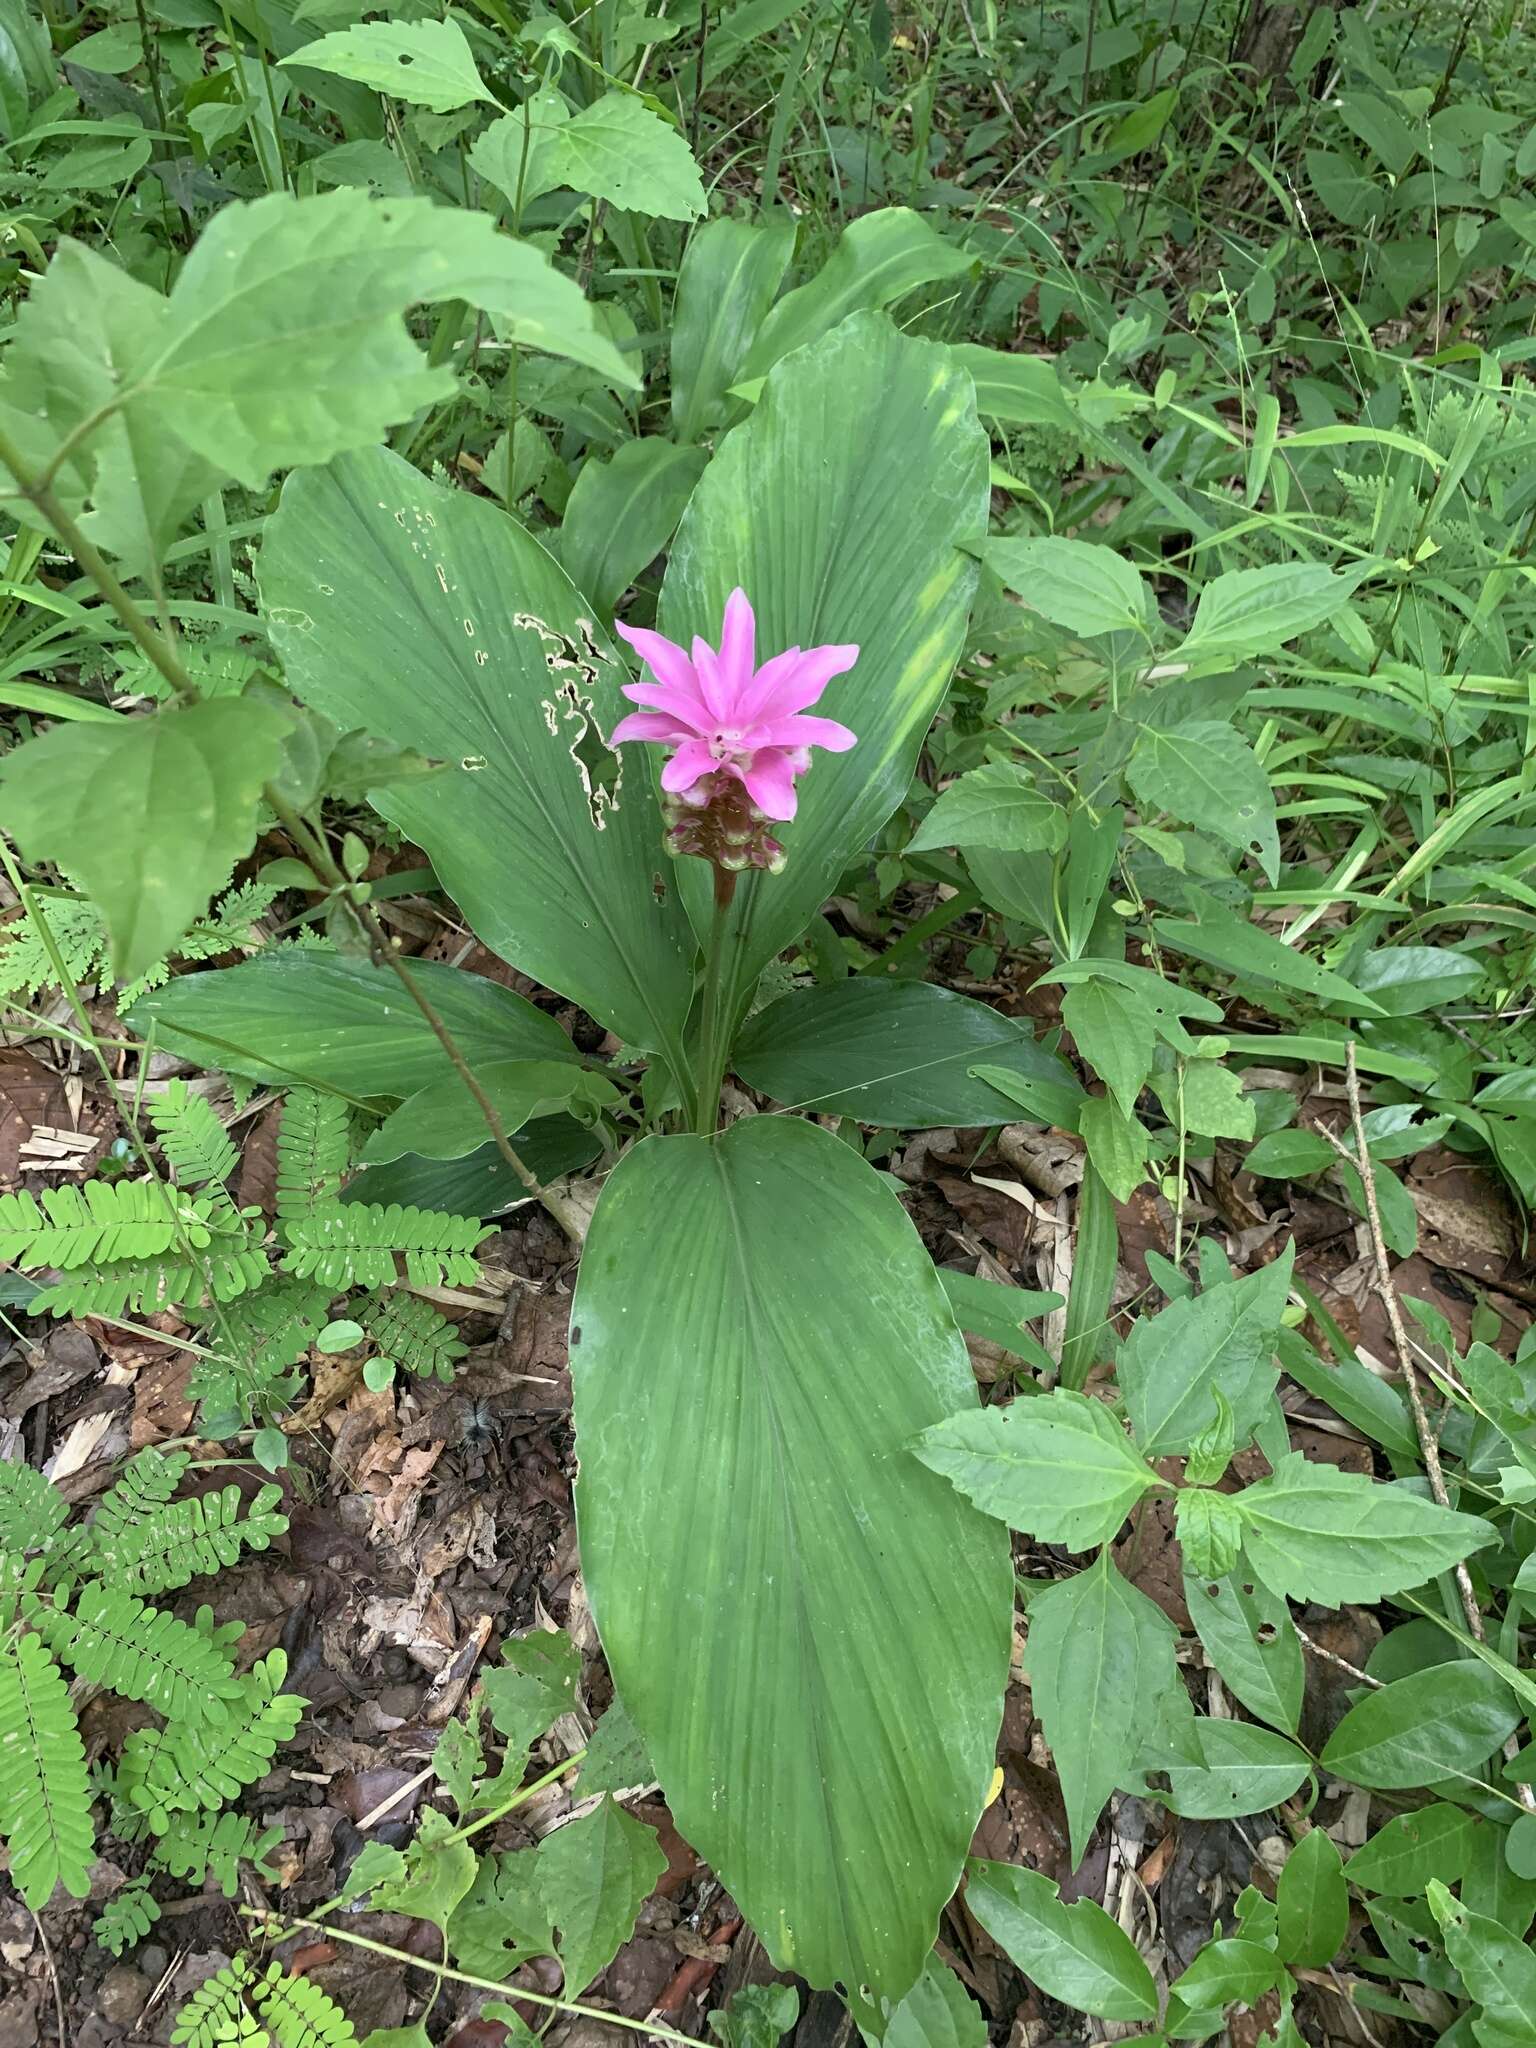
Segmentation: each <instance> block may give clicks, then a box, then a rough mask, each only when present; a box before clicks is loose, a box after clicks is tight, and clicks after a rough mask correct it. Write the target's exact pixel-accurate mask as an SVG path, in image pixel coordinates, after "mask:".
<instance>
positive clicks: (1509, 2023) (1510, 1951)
mask: <svg viewBox="0 0 1536 2048" xmlns="http://www.w3.org/2000/svg"><path fill="white" fill-rule="evenodd" d="M1429 1909H1430V1911H1431V1912H1432V1913H1433V1914H1434V1916H1435V1919H1436V1920H1437V1921H1438V1922H1439V1926H1440V1931H1441V1933H1442V1934H1443V1935H1444V1936H1445V1948H1446V1954H1447V1955H1448V1956H1449V1957H1450V1959H1451V1961H1452V1963H1453V1964H1454V1965H1455V1967H1456V1969H1457V1971H1458V1972H1459V1974H1460V1976H1461V1980H1462V1982H1463V1984H1464V1985H1465V1986H1466V1989H1467V1995H1468V1997H1469V1998H1473V1999H1475V2000H1476V2001H1477V2003H1478V2005H1480V2006H1481V2007H1482V2013H1481V2015H1480V2017H1479V2018H1478V2020H1477V2021H1476V2023H1475V2025H1474V2028H1473V2032H1474V2035H1475V2037H1476V2039H1477V2041H1478V2044H1479V2048H1528V2044H1529V2043H1530V2042H1531V2041H1533V2040H1536V1952H1533V1951H1532V1949H1531V1948H1530V1946H1529V1944H1528V1943H1527V1942H1525V1941H1523V1940H1521V1939H1519V1937H1518V1936H1516V1935H1513V1934H1511V1933H1510V1931H1509V1929H1508V1928H1507V1927H1501V1926H1500V1925H1499V1923H1498V1921H1497V1920H1488V1919H1485V1918H1484V1917H1483V1915H1482V1914H1481V1913H1474V1912H1473V1911H1472V1910H1471V1909H1470V1908H1469V1907H1467V1906H1465V1905H1463V1904H1462V1902H1461V1901H1460V1900H1459V1899H1453V1898H1452V1897H1451V1895H1450V1893H1449V1892H1448V1891H1447V1890H1446V1888H1445V1886H1444V1884H1442V1883H1441V1882H1440V1880H1439V1879H1438V1878H1433V1879H1431V1881H1430V1885H1429Z"/></svg>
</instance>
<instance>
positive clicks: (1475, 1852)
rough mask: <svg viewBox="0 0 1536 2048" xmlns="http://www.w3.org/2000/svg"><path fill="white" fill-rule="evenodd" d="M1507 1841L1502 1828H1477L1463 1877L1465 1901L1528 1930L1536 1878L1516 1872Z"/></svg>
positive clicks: (1518, 1929) (1535, 1902) (1517, 1928)
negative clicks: (1505, 1845)
mask: <svg viewBox="0 0 1536 2048" xmlns="http://www.w3.org/2000/svg"><path fill="white" fill-rule="evenodd" d="M1504 1841H1505V1837H1504V1832H1503V1830H1502V1829H1500V1828H1490V1827H1481V1828H1474V1829H1473V1831H1472V1847H1471V1853H1470V1855H1469V1856H1468V1858H1467V1874H1466V1876H1465V1877H1464V1878H1463V1879H1462V1881H1461V1896H1462V1901H1463V1903H1464V1904H1465V1905H1468V1906H1470V1907H1471V1908H1472V1911H1473V1912H1474V1913H1482V1914H1485V1915H1486V1916H1487V1918H1488V1919H1490V1920H1497V1921H1498V1922H1499V1924H1500V1925H1501V1926H1503V1927H1507V1928H1509V1929H1510V1930H1511V1932H1512V1933H1515V1934H1524V1933H1525V1932H1526V1931H1527V1929H1528V1928H1529V1927H1530V1924H1531V1916H1532V1914H1536V1878H1529V1877H1517V1876H1516V1875H1515V1873H1514V1871H1512V1870H1511V1869H1510V1867H1509V1859H1508V1857H1507V1856H1506V1855H1505V1854H1504ZM1447 1882H1449V1880H1447Z"/></svg>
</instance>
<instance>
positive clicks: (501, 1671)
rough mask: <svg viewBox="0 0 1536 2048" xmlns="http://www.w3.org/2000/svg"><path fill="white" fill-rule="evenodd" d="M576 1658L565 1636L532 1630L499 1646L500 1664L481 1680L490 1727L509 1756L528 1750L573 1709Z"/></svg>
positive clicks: (577, 1673) (578, 1658)
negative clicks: (498, 1735) (505, 1741)
mask: <svg viewBox="0 0 1536 2048" xmlns="http://www.w3.org/2000/svg"><path fill="white" fill-rule="evenodd" d="M580 1677H581V1652H580V1651H579V1650H578V1649H577V1648H576V1646H575V1644H574V1643H573V1642H572V1641H571V1639H570V1637H569V1636H566V1635H559V1634H554V1633H551V1632H550V1631H549V1630H548V1629H535V1630H533V1631H532V1632H531V1633H530V1634H528V1635H526V1636H513V1637H512V1638H511V1639H510V1640H509V1641H508V1642H506V1643H504V1644H503V1645H502V1651H501V1663H500V1664H499V1665H497V1666H496V1667H494V1668H493V1669H492V1670H489V1671H486V1672H483V1673H482V1674H481V1682H482V1684H483V1685H484V1688H485V1698H486V1704H487V1706H488V1707H489V1709H490V1716H491V1725H492V1726H493V1727H494V1728H495V1729H496V1730H497V1732H498V1733H499V1734H501V1735H504V1736H505V1737H506V1739H507V1748H508V1750H509V1751H524V1750H527V1749H529V1748H530V1747H531V1746H532V1745H533V1743H535V1742H536V1741H537V1740H538V1738H539V1737H540V1736H541V1735H542V1734H544V1732H545V1731H546V1729H548V1728H550V1727H552V1726H553V1725H554V1723H555V1722H556V1721H558V1720H559V1718H560V1716H561V1715H562V1714H568V1713H569V1712H570V1711H571V1709H572V1708H573V1707H574V1706H575V1704H576V1683H577V1680H578V1679H579V1678H580Z"/></svg>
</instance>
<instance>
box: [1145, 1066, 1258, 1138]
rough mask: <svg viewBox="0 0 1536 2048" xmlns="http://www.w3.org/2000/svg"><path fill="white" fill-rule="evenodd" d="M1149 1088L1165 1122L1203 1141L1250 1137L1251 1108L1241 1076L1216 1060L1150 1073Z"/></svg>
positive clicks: (1251, 1133)
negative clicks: (1165, 1119) (1150, 1085)
mask: <svg viewBox="0 0 1536 2048" xmlns="http://www.w3.org/2000/svg"><path fill="white" fill-rule="evenodd" d="M1152 1086H1153V1088H1154V1090H1155V1091H1156V1094H1157V1099H1158V1101H1159V1102H1160V1103H1161V1104H1162V1105H1163V1112H1164V1114H1165V1115H1166V1116H1167V1118H1168V1121H1169V1122H1170V1123H1171V1124H1173V1125H1174V1126H1175V1128H1178V1127H1180V1126H1182V1128H1183V1129H1184V1130H1186V1131H1192V1132H1193V1133H1194V1134H1195V1135H1196V1136H1197V1137H1203V1138H1237V1139H1245V1138H1251V1137H1252V1136H1253V1131H1254V1107H1253V1104H1252V1103H1251V1102H1250V1101H1249V1100H1248V1098H1247V1096H1246V1095H1244V1093H1243V1081H1242V1076H1241V1075H1240V1074H1238V1073H1235V1072H1234V1071H1233V1070H1232V1068H1230V1067H1224V1066H1222V1065H1220V1064H1219V1063H1218V1062H1217V1061H1216V1060H1186V1061H1185V1062H1184V1065H1183V1069H1182V1071H1181V1072H1178V1073H1176V1074H1175V1073H1173V1072H1169V1073H1166V1074H1165V1073H1154V1075H1153V1077H1152Z"/></svg>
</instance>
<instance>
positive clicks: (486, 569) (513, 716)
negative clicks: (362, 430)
mask: <svg viewBox="0 0 1536 2048" xmlns="http://www.w3.org/2000/svg"><path fill="white" fill-rule="evenodd" d="M261 591H262V600H263V603H264V605H265V607H266V612H267V618H268V624H269V628H270V631H271V635H272V644H273V645H274V647H275V648H276V649H277V651H278V653H279V655H280V656H281V657H282V660H283V664H284V668H285V670H286V673H287V679H288V684H289V687H290V688H291V689H292V690H293V692H294V694H295V695H296V696H298V697H301V698H303V699H304V701H305V702H306V703H308V704H312V705H314V707H315V708H316V709H317V710H318V711H321V712H323V713H324V714H325V716H326V717H327V718H330V719H333V720H334V721H335V722H336V723H337V724H338V725H341V726H343V727H347V728H351V727H356V726H365V727H366V728H367V729H368V731H369V732H371V733H374V734H376V735H378V736H379V737H380V738H382V739H387V740H393V741H394V742H395V744H396V745H398V746H406V747H415V748H416V749H418V751H420V752H421V753H424V754H430V755H433V756H436V757H440V758H445V759H448V760H450V761H454V762H462V763H463V764H464V765H463V766H462V767H459V768H457V769H453V770H449V771H448V772H447V773H445V774H443V775H438V776H432V777H429V778H427V779H426V780H424V781H422V782H421V783H419V784H417V785H416V786H415V787H411V786H408V785H402V786H399V787H396V788H392V789H388V790H380V791H379V792H377V795H376V803H377V807H378V809H379V810H380V811H382V812H383V813H384V815H385V816H386V817H388V818H391V819H392V820H393V821H394V822H395V823H396V824H397V825H399V826H400V828H401V830H402V831H404V832H405V833H406V834H407V836H408V837H409V838H411V839H413V840H415V842H416V843H417V845H419V846H421V847H424V848H425V849H426V850H427V852H428V853H430V855H431V856H432V864H433V866H434V867H435V868H436V870H437V872H438V875H439V877H440V878H441V880H442V882H443V885H444V886H445V888H447V889H448V891H449V892H450V894H451V895H452V896H453V897H454V899H455V901H456V902H457V903H458V904H459V906H460V908H461V909H462V910H463V912H464V914H465V916H466V917H467V918H468V919H469V921H470V923H471V924H472V925H473V926H474V928H475V930H476V931H477V932H478V933H479V935H480V937H481V938H482V939H483V940H484V941H485V943H486V944H487V945H488V946H493V947H494V948H495V950H496V951H497V952H498V953H500V954H501V955H502V957H503V958H504V959H507V960H511V961H513V962H514V963H515V964H516V965H517V966H519V967H521V968H522V969H523V970H524V971H525V972H526V973H528V974H530V975H532V976H533V977H534V978H535V979H536V980H538V981H542V982H543V983H544V984H545V985H546V986H547V987H549V988H553V989H558V990H559V991H560V993H561V994H562V995H565V996H569V997H570V998H571V999H572V1000H573V1001H574V1002H578V1003H580V1004H581V1005H582V1007H583V1008H584V1009H586V1010H589V1011H590V1012H591V1013H592V1015H593V1016H595V1017H598V1018H600V1019H601V1020H602V1021H603V1022H604V1023H606V1024H608V1025H610V1026H611V1027H612V1029H613V1030H615V1031H617V1032H618V1033H619V1035H620V1036H621V1037H622V1038H625V1039H628V1040H629V1042H630V1043H631V1044H633V1045H642V1046H648V1047H655V1048H658V1049H660V1050H661V1051H663V1052H665V1053H666V1054H667V1056H668V1058H669V1061H670V1062H671V1063H672V1064H673V1065H674V1067H675V1068H678V1069H679V1070H680V1068H681V1057H680V1054H679V1042H680V1037H681V1032H682V1025H683V1019H684V1018H685V1017H686V1015H687V1012H688V1005H689V1002H690V1000H691V997H692V975H693V944H692V940H691V939H690V937H689V936H688V929H687V922H686V920H685V918H684V917H683V914H682V911H681V909H680V907H679V905H678V902H677V894H676V891H675V889H674V888H673V887H672V886H671V882H672V876H671V873H670V866H671V864H670V862H669V861H668V860H667V858H666V856H665V855H664V854H663V852H662V849H661V824H660V820H659V818H658V815H657V810H656V803H655V799H654V796H653V794H652V790H651V783H650V779H649V777H648V776H647V775H646V774H645V773H644V772H643V770H642V769H641V768H640V766H639V764H638V763H635V762H632V761H631V762H628V763H620V764H618V765H617V766H616V765H615V757H614V756H613V755H611V754H609V752H608V750H607V748H606V746H605V745H604V739H605V736H606V735H607V734H608V733H610V732H611V731H612V730H613V728H614V725H615V724H616V723H617V722H618V719H619V716H620V714H621V712H622V711H623V710H624V709H625V708H626V707H625V705H624V703H623V700H622V699H621V698H620V696H619V687H620V685H621V684H622V683H623V682H624V680H625V675H626V672H625V670H624V669H623V668H622V667H621V666H620V665H619V663H618V660H617V658H616V657H615V655H614V653H613V651H612V648H611V646H610V644H609V642H608V640H607V639H606V637H605V636H604V635H603V634H602V633H600V632H599V631H598V630H597V628H596V627H595V626H594V625H593V623H592V619H591V611H592V607H591V606H590V605H588V604H587V603H586V601H585V599H583V598H582V597H581V595H580V593H579V592H578V591H577V590H576V589H575V587H574V586H573V585H572V584H571V582H570V581H569V579H568V578H567V577H566V575H565V574H564V572H563V571H562V570H561V569H560V568H559V566H558V565H557V564H556V563H555V562H554V561H553V560H552V559H551V557H550V556H549V555H548V554H546V553H545V551H544V549H543V548H541V547H540V546H539V544H538V542H537V541H536V540H535V539H534V538H533V536H532V535H531V534H529V533H526V532H525V531H524V530H523V528H522V527H521V526H519V525H518V523H517V521H516V520H515V519H512V518H510V517H509V516H508V514H506V513H505V512H503V511H501V510H500V508H499V507H498V506H495V505H492V504H491V503H490V502H489V500H487V499H484V498H472V497H470V496H468V494H467V493H465V492H462V491H447V490H442V489H440V488H439V487H438V486H437V485H435V484H429V483H428V482H427V481H426V479H425V478H424V477H422V476H421V475H419V474H418V472H417V471H416V470H414V469H412V468H411V466H410V464H409V463H408V462H403V461H401V459H400V458H399V456H397V455H391V454H390V453H389V452H388V450H387V449H382V448H375V449H370V450H368V451H367V452H366V453H364V454H361V455H346V456H342V457H341V458H340V459H339V460H337V461H335V462H333V463H332V464H331V465H330V467H329V468H327V469H323V470H314V469H306V470H298V471H296V472H295V473H294V474H293V475H292V476H291V477H290V478H289V479H288V482H287V483H286V484H285V485H284V487H283V496H282V502H281V504H280V505H279V507H278V509H277V512H276V514H275V515H274V517H273V518H272V520H271V521H270V523H269V524H268V527H267V531H266V537H265V539H264V541H263V543H262V550H261Z"/></svg>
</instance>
